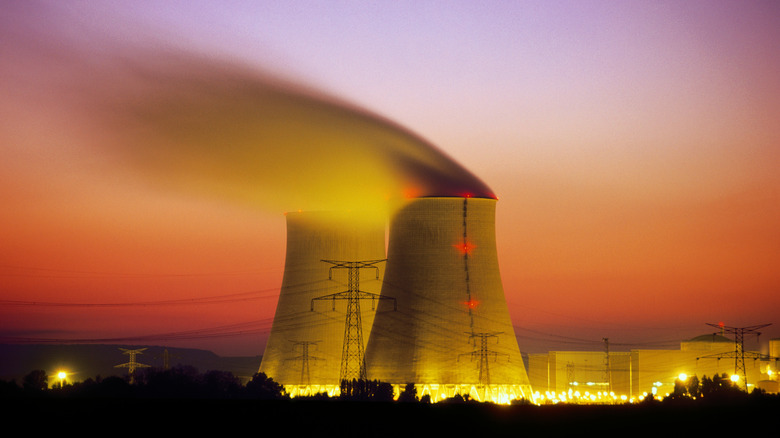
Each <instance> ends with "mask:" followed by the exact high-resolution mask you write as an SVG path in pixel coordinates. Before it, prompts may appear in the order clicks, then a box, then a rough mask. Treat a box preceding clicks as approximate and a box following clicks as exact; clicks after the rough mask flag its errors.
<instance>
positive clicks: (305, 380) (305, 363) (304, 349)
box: [287, 341, 323, 386]
mask: <svg viewBox="0 0 780 438" xmlns="http://www.w3.org/2000/svg"><path fill="white" fill-rule="evenodd" d="M291 342H292V343H293V349H295V348H296V347H300V350H301V354H300V356H296V357H293V358H290V359H287V360H290V361H296V362H297V361H300V362H301V380H300V383H299V384H300V385H305V386H311V373H310V372H309V362H310V361H317V360H323V359H322V358H320V357H315V356H312V355H310V354H309V350H310V349H309V347H311V346H316V345H317V343H318V342H320V341H291Z"/></svg>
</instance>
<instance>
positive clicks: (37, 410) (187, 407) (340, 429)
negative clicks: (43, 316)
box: [0, 398, 780, 437]
mask: <svg viewBox="0 0 780 438" xmlns="http://www.w3.org/2000/svg"><path fill="white" fill-rule="evenodd" d="M3 402H4V403H8V404H9V406H3V409H2V410H1V411H0V412H2V416H3V417H5V418H6V420H7V421H6V424H7V425H8V424H24V425H28V426H31V427H33V429H32V430H35V431H36V432H38V433H41V432H44V431H45V430H46V429H48V428H51V430H52V431H54V430H69V429H76V430H78V431H80V432H82V433H88V434H90V435H91V434H92V433H105V434H107V436H114V435H115V433H117V432H118V434H119V435H122V436H124V435H125V433H126V432H131V434H132V435H135V436H141V435H143V434H145V433H149V432H157V433H166V432H170V433H174V432H175V433H176V434H177V435H180V434H182V433H188V432H219V434H220V436H222V435H225V434H227V433H242V434H247V433H249V434H251V435H258V436H300V435H304V434H305V435H310V434H317V435H321V434H324V436H332V435H337V436H342V437H346V436H363V437H373V436H378V437H405V436H423V435H425V436H429V435H432V436H445V437H446V436H464V435H477V436H489V435H492V434H500V435H501V436H528V434H544V436H561V435H569V434H573V433H582V432H592V433H599V434H602V436H603V435H604V434H606V435H607V436H617V435H627V436H636V435H637V434H639V435H640V436H647V435H651V434H652V435H659V434H660V436H663V435H664V434H669V433H671V434H673V436H679V435H680V434H682V433H696V434H697V435H701V434H705V433H706V434H716V435H715V436H720V435H722V434H723V433H726V432H727V431H728V430H740V431H743V432H747V431H749V432H750V433H751V434H755V433H761V432H776V428H775V426H774V425H775V424H776V422H777V418H778V414H780V403H778V401H777V398H775V399H772V400H770V401H764V402H761V403H755V402H747V401H746V402H737V403H723V404H717V405H704V404H697V405H688V406H669V405H666V404H664V405H662V404H655V405H618V406H574V405H571V406H564V405H555V406H528V405H525V406H494V405H489V404H478V403H467V404H442V403H439V404H434V405H427V404H421V403H397V402H396V403H387V402H373V403H372V402H345V401H313V400H281V401H259V400H177V399H165V400H149V399H37V400H36V399H20V400H4V401H3ZM735 428H736V429H735ZM123 432H125V433H123Z"/></svg>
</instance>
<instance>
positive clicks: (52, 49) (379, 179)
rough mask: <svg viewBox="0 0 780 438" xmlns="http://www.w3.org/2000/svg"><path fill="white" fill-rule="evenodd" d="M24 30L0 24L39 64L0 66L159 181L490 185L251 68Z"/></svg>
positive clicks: (323, 201)
mask: <svg viewBox="0 0 780 438" xmlns="http://www.w3.org/2000/svg"><path fill="white" fill-rule="evenodd" d="M20 29H21V30H22V31H24V29H23V28H19V27H18V25H16V30H20ZM28 37H29V36H28V35H24V34H21V35H20V34H16V35H15V38H14V35H13V34H12V33H7V34H6V35H5V36H4V39H6V42H5V43H4V44H3V48H5V49H11V51H12V52H13V53H12V54H13V55H14V56H15V57H16V58H17V59H16V61H17V62H18V61H21V62H22V63H24V64H26V65H28V66H30V65H32V66H33V67H35V68H37V69H38V70H37V71H36V73H35V75H33V76H32V77H30V76H25V75H24V74H21V73H20V71H18V70H17V71H15V70H14V69H13V68H10V69H7V71H6V73H7V74H6V77H11V78H12V79H13V80H15V81H18V82H20V83H23V85H26V87H23V88H27V89H30V90H32V89H38V90H40V89H41V88H43V89H45V90H47V93H49V94H48V99H51V100H52V101H54V102H56V105H59V106H60V107H61V108H62V112H63V113H69V117H74V114H76V115H78V116H79V117H80V119H81V120H80V122H83V123H85V124H86V125H87V126H91V127H92V128H94V129H95V130H96V131H99V133H100V134H99V135H97V136H96V137H99V138H100V140H99V145H98V147H99V148H101V149H102V150H103V151H107V152H108V153H111V154H117V156H118V157H120V158H119V160H120V161H123V162H125V163H129V164H128V165H129V166H130V169H132V170H133V171H135V172H138V173H139V174H140V175H143V176H144V178H146V179H148V180H149V181H153V182H155V183H156V184H159V186H160V187H164V188H174V189H177V190H183V191H186V192H190V193H195V194H199V195H200V194H204V195H209V196H218V197H223V198H224V197H227V198H232V199H236V200H239V201H242V202H250V203H253V204H255V205H259V206H261V207H263V208H270V209H281V210H290V209H299V208H303V209H362V210H375V211H381V210H383V209H384V207H385V206H386V205H387V202H388V201H392V200H396V199H403V198H404V197H412V196H413V197H419V196H463V195H470V196H474V197H494V195H493V193H492V191H491V190H490V189H489V188H488V187H487V186H486V185H485V184H484V183H483V182H482V181H480V180H479V179H478V178H476V177H475V176H474V175H472V174H471V173H470V172H469V171H467V170H466V169H465V168H464V167H462V166H461V165H460V164H458V163H456V162H455V161H454V160H452V159H451V158H449V157H448V156H446V155H445V154H443V153H442V152H441V151H439V150H438V149H437V148H435V147H434V146H432V145H431V144H430V143H428V142H427V141H425V140H424V139H422V138H421V137H419V136H417V135H415V134H414V133H412V132H410V131H408V130H406V129H404V128H403V127H400V126H398V125H397V124H395V123H392V122H390V121H388V120H385V119H383V118H382V117H380V116H377V115H375V114H372V113H370V112H368V111H366V110H363V109H360V108H358V107H356V106H354V105H351V104H348V103H345V102H342V101H340V100H338V99H335V98H333V97H329V96H327V95H325V94H323V93H320V92H317V91H313V90H310V89H306V88H305V87H302V86H299V85H295V84H290V83H288V82H285V81H282V80H279V79H278V78H272V77H270V76H269V75H267V74H264V73H262V72H258V71H257V70H256V69H252V68H249V67H246V66H241V65H237V64H236V63H229V62H224V61H221V60H217V59H213V58H209V57H203V56H198V55H195V54H192V53H183V52H182V51H172V50H170V49H164V48H161V47H159V46H158V47H151V46H150V47H137V46H132V47H128V46H127V45H124V44H116V43H110V40H107V41H109V42H108V43H105V44H103V45H98V46H95V47H91V48H89V49H85V48H84V46H79V45H78V44H77V43H74V44H63V43H62V41H55V40H54V39H53V38H52V35H43V36H41V35H37V38H34V39H33V41H34V43H32V44H31V43H24V44H22V43H23V41H26V38H28ZM19 44H22V45H23V46H24V45H26V47H25V48H24V49H19V48H18V45H19ZM12 46H14V47H16V50H13V48H12ZM0 73H2V72H0ZM377 86H381V84H377ZM56 105H55V106H56ZM41 117H42V118H44V117H45V116H43V115H42V116H41ZM93 137H95V136H93Z"/></svg>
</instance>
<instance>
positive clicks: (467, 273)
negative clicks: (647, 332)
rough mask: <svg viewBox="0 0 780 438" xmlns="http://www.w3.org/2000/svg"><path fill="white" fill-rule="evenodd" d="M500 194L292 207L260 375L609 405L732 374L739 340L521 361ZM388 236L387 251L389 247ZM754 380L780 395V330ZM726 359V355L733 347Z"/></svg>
mask: <svg viewBox="0 0 780 438" xmlns="http://www.w3.org/2000/svg"><path fill="white" fill-rule="evenodd" d="M495 207H496V200H495V199H492V198H471V197H425V198H415V199H411V200H409V201H408V202H406V203H405V204H404V205H403V206H402V207H401V208H400V209H399V210H398V211H396V213H395V214H394V216H393V217H392V218H391V220H390V224H389V234H388V236H387V240H386V235H385V228H386V224H385V223H384V222H383V221H379V220H371V219H370V218H375V217H376V216H375V215H371V214H369V215H361V214H359V213H355V212H353V213H325V212H295V213H288V214H287V218H286V220H287V254H286V258H285V269H284V277H283V280H282V288H281V293H280V296H279V301H278V304H277V308H276V313H275V316H274V322H273V326H272V329H271V333H270V335H269V339H268V343H267V345H266V349H265V352H264V354H263V359H262V363H261V365H260V372H263V373H265V374H266V375H268V376H269V377H271V378H273V379H274V380H275V381H277V382H279V383H280V384H282V385H283V386H284V387H285V389H286V391H287V392H288V393H290V394H291V395H292V396H298V395H312V394H315V393H321V392H326V393H328V394H330V395H337V394H338V393H339V390H340V383H341V382H342V381H344V380H353V379H364V380H379V381H381V382H385V383H390V384H391V385H393V387H394V388H395V390H396V393H398V392H400V391H401V390H402V389H403V388H404V387H405V386H406V385H407V384H409V383H413V384H415V386H416V389H417V394H418V396H425V395H427V396H429V397H430V398H431V400H432V401H439V400H442V399H445V398H450V397H453V396H455V395H461V396H464V395H468V396H469V397H471V398H473V399H476V400H480V401H492V402H499V403H506V402H509V401H512V400H517V399H526V400H533V401H534V402H537V403H544V402H557V401H574V399H577V400H578V401H582V402H597V403H613V402H622V401H637V400H641V399H643V398H644V397H647V396H648V395H651V394H652V395H653V396H654V397H664V396H666V394H669V393H672V391H673V389H674V385H675V381H676V380H677V379H678V378H680V376H681V375H688V376H697V377H698V378H702V377H703V376H709V377H712V376H714V375H716V374H717V375H721V374H727V375H731V374H734V371H735V361H734V354H733V353H734V351H735V341H734V340H731V339H728V338H726V337H724V336H722V335H712V334H707V335H703V336H699V337H696V338H693V339H690V340H687V341H683V342H681V343H680V349H679V350H650V349H632V350H630V351H610V350H609V348H608V347H607V348H605V350H604V351H550V352H548V353H545V354H530V355H528V356H527V357H526V358H525V359H526V361H527V367H528V368H527V370H526V363H525V362H524V358H523V356H522V355H521V352H520V348H519V346H518V343H517V339H516V337H515V333H514V328H513V325H512V321H511V319H510V316H509V312H508V308H507V304H506V300H505V297H504V290H503V286H502V282H501V275H500V272H499V266H498V255H497V251H496V236H495ZM386 244H387V249H385V245H386ZM745 353H746V354H747V357H748V358H749V359H747V360H745V361H744V374H743V380H746V381H747V389H748V390H751V389H752V388H756V387H758V388H761V389H764V390H767V391H769V392H777V390H778V389H777V374H776V369H777V368H776V362H774V361H770V360H766V359H765V358H766V357H775V358H776V357H778V354H780V340H776V339H775V340H771V341H770V350H769V355H768V356H767V355H766V354H764V355H760V354H758V353H756V352H745ZM729 357H730V358H729Z"/></svg>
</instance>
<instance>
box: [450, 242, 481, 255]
mask: <svg viewBox="0 0 780 438" xmlns="http://www.w3.org/2000/svg"><path fill="white" fill-rule="evenodd" d="M452 246H454V247H455V248H457V250H458V251H460V253H461V254H465V255H471V251H473V250H474V248H476V247H477V245H474V244H473V243H471V242H469V241H468V240H465V241H463V242H460V243H456V244H454V245H452Z"/></svg>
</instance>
